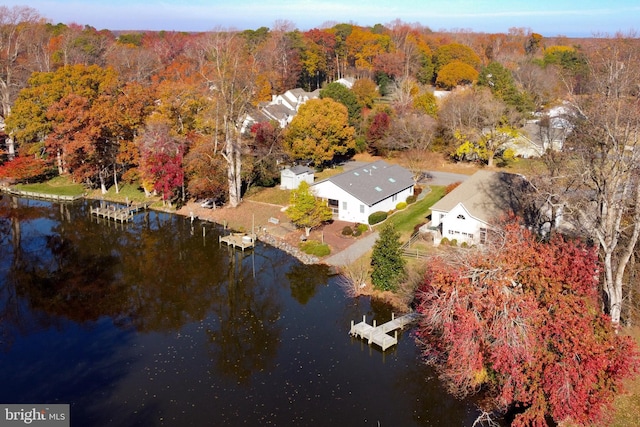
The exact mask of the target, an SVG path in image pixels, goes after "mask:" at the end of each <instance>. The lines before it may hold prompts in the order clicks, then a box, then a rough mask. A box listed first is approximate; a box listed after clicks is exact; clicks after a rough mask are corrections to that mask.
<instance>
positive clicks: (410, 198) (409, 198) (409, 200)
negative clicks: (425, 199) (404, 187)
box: [407, 194, 418, 205]
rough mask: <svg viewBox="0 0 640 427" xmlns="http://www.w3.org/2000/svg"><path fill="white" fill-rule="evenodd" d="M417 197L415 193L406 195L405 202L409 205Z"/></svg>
mask: <svg viewBox="0 0 640 427" xmlns="http://www.w3.org/2000/svg"><path fill="white" fill-rule="evenodd" d="M417 199H418V198H417V197H416V195H415V194H414V195H413V196H409V197H407V204H408V205H410V204H412V203H415V202H416V200H417Z"/></svg>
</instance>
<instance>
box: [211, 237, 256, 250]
mask: <svg viewBox="0 0 640 427" xmlns="http://www.w3.org/2000/svg"><path fill="white" fill-rule="evenodd" d="M218 242H221V243H226V244H227V246H230V247H232V248H234V249H235V248H240V249H242V252H244V250H245V249H248V248H253V246H254V245H255V244H256V243H255V242H256V238H255V236H249V235H246V234H244V233H231V234H229V235H228V236H220V237H219V238H218Z"/></svg>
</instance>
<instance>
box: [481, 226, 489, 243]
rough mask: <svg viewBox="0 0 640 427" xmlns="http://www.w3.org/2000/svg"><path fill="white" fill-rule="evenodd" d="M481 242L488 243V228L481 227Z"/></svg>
mask: <svg viewBox="0 0 640 427" xmlns="http://www.w3.org/2000/svg"><path fill="white" fill-rule="evenodd" d="M480 243H483V244H484V243H487V229H486V228H481V229H480Z"/></svg>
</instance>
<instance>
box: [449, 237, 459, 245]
mask: <svg viewBox="0 0 640 427" xmlns="http://www.w3.org/2000/svg"><path fill="white" fill-rule="evenodd" d="M449 244H450V245H451V246H458V239H451V241H450V242H449Z"/></svg>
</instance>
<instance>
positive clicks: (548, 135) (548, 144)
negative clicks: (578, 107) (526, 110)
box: [504, 105, 575, 158]
mask: <svg viewBox="0 0 640 427" xmlns="http://www.w3.org/2000/svg"><path fill="white" fill-rule="evenodd" d="M536 116H538V118H536V119H534V120H528V121H527V123H526V124H525V125H524V127H523V128H522V130H521V132H520V136H518V137H517V138H514V139H512V140H511V141H509V142H507V143H506V144H505V145H504V147H505V148H511V149H512V150H513V151H514V154H515V155H516V156H518V157H523V158H530V157H540V156H542V155H543V154H544V153H545V152H546V151H547V150H555V151H561V150H562V148H563V147H564V142H565V140H566V139H567V137H568V136H569V134H570V133H571V131H572V130H573V124H572V123H571V120H570V119H571V118H572V117H574V116H575V114H573V113H572V111H571V109H570V108H569V107H567V106H565V105H560V106H557V107H553V108H551V109H549V110H548V111H546V112H544V113H538V114H536Z"/></svg>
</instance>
